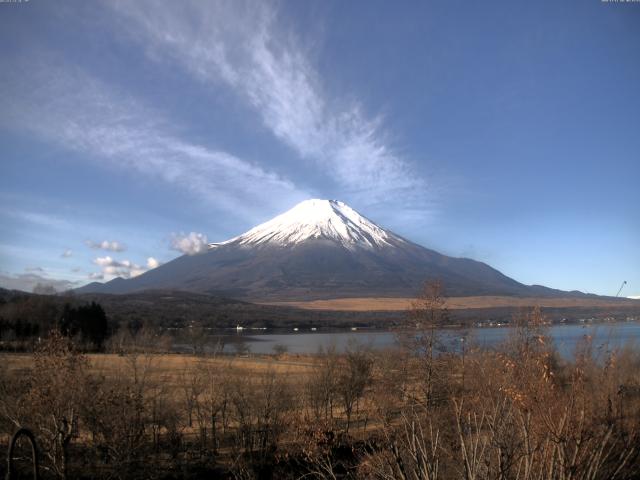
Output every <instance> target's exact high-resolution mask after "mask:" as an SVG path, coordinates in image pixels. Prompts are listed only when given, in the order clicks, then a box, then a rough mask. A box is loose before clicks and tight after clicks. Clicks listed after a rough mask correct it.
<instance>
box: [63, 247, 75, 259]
mask: <svg viewBox="0 0 640 480" xmlns="http://www.w3.org/2000/svg"><path fill="white" fill-rule="evenodd" d="M60 256H61V257H62V258H69V257H71V256H73V250H70V249H68V248H67V249H66V250H65V251H64V252H62V253H61V254H60Z"/></svg>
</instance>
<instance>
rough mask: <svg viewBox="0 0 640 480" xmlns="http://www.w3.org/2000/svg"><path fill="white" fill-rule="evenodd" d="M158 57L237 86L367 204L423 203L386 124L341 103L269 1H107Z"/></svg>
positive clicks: (289, 139) (270, 123) (292, 142)
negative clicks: (388, 133) (393, 143)
mask: <svg viewBox="0 0 640 480" xmlns="http://www.w3.org/2000/svg"><path fill="white" fill-rule="evenodd" d="M108 5H110V6H111V7H112V8H114V10H115V11H116V12H117V13H118V14H120V16H121V17H123V18H125V19H127V20H128V23H125V25H129V31H130V34H131V35H132V36H133V37H134V38H138V39H139V40H140V42H141V43H143V44H144V46H145V47H146V48H147V49H148V51H149V52H150V53H151V56H152V57H153V58H159V59H162V58H167V57H169V58H170V59H171V60H172V61H174V62H176V63H177V64H179V65H182V66H183V67H184V68H185V70H187V71H188V72H190V73H191V74H192V75H193V76H194V77H195V78H198V79H199V80H200V81H202V82H203V83H204V84H206V85H209V86H210V87H211V88H212V89H216V90H217V89H219V85H220V83H224V84H226V85H228V86H229V87H230V88H232V89H233V90H234V91H235V92H236V93H237V94H238V95H239V96H240V98H242V99H244V100H245V101H246V102H247V103H248V104H250V105H251V106H252V107H253V108H255V109H256V110H257V111H258V113H259V115H260V116H261V118H262V121H263V123H264V125H265V126H266V127H267V128H268V129H269V130H270V131H271V132H272V133H273V134H274V135H275V136H276V137H277V138H278V139H280V140H281V141H282V142H284V143H285V144H287V145H288V146H290V147H291V148H292V149H294V150H295V151H296V152H298V153H299V154H300V156H301V157H303V158H305V159H308V160H310V161H311V162H313V163H315V164H316V165H318V166H319V167H320V168H321V169H322V170H323V172H325V173H328V174H329V175H332V176H333V177H334V179H335V180H336V181H337V182H338V183H339V185H340V186H341V187H343V189H345V190H347V191H349V192H350V193H351V194H353V195H356V196H358V197H359V198H361V199H362V200H363V201H369V202H371V203H375V202H377V201H380V200H381V199H384V200H389V199H390V198H395V199H396V200H398V199H404V200H409V201H415V200H416V197H420V196H423V195H425V193H426V190H425V182H424V180H422V179H420V178H419V177H418V176H417V175H416V174H415V172H413V171H412V169H411V167H410V166H409V164H408V162H407V161H406V160H405V159H403V158H402V156H401V155H400V154H398V153H397V151H396V150H395V149H394V148H393V147H392V145H391V144H390V142H389V139H388V135H387V134H386V132H385V128H384V125H383V119H382V117H381V116H373V117H371V116H367V115H366V114H365V113H364V110H363V108H362V105H361V104H360V103H359V102H358V101H340V100H339V99H336V98H332V97H331V95H329V94H328V93H327V92H326V91H325V90H324V89H323V84H322V79H321V78H320V75H319V74H318V72H317V71H316V69H314V67H313V65H312V64H311V62H310V61H309V59H308V55H306V52H305V51H304V50H303V48H302V47H301V45H302V42H301V41H300V38H297V37H296V36H295V35H294V34H293V32H291V31H285V30H284V29H282V28H279V25H278V23H277V22H278V18H277V12H276V11H275V10H274V8H273V7H272V6H271V5H270V4H268V3H249V4H247V3H243V2H197V1H192V2H180V3H179V4H166V3H162V5H161V6H159V4H158V3H157V2H154V1H144V0H143V1H137V2H122V1H120V2H109V3H108Z"/></svg>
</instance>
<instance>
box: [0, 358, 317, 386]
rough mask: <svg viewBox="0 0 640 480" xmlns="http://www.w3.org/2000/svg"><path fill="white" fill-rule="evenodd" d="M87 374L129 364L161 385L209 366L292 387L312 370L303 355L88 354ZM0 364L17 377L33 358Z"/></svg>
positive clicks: (111, 374)
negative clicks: (281, 380) (265, 377)
mask: <svg viewBox="0 0 640 480" xmlns="http://www.w3.org/2000/svg"><path fill="white" fill-rule="evenodd" d="M86 357H87V360H88V362H89V368H88V373H90V374H94V375H100V376H103V377H105V378H107V379H113V378H116V377H118V376H120V375H122V373H123V372H127V373H129V372H130V370H131V368H132V364H131V362H132V361H135V363H136V366H137V367H138V368H140V369H143V370H144V371H145V373H146V374H147V375H148V377H147V379H148V380H149V381H150V382H162V383H163V384H164V385H171V384H178V383H180V382H181V381H182V379H183V377H184V375H185V374H186V375H189V374H190V373H191V372H193V371H194V370H195V369H197V368H203V367H211V368H213V369H216V370H219V371H224V370H233V372H234V374H235V375H240V376H242V377H243V378H246V379H249V378H252V377H259V376H261V375H264V374H265V373H266V372H274V373H275V374H277V375H278V376H279V377H282V378H286V379H287V381H288V382H290V383H292V384H295V383H298V382H301V381H302V380H303V379H304V378H305V377H307V376H308V375H309V373H310V372H311V371H312V370H313V369H314V364H313V359H312V358H311V357H308V356H304V355H283V356H281V357H279V358H276V357H274V356H273V355H271V356H266V355H265V356H252V357H238V356H218V357H208V356H194V355H183V354H169V353H162V354H159V353H153V354H144V355H137V356H135V357H133V356H131V355H118V354H110V353H103V354H88V355H86ZM0 362H1V363H2V364H3V366H4V368H5V369H6V370H5V371H6V372H7V373H9V374H19V373H20V372H26V371H28V370H29V369H31V368H33V367H34V356H33V354H30V353H7V352H4V353H1V354H0Z"/></svg>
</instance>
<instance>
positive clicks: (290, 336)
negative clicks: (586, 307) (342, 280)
mask: <svg viewBox="0 0 640 480" xmlns="http://www.w3.org/2000/svg"><path fill="white" fill-rule="evenodd" d="M509 331H510V329H509V328H508V327H503V328H472V329H468V330H460V329H449V330H446V329H443V330H441V331H440V334H441V335H440V338H441V340H442V344H443V345H444V346H445V348H446V349H447V350H449V351H457V350H460V349H461V346H462V337H463V336H466V337H467V339H468V340H467V344H468V345H469V344H475V345H477V346H479V347H482V348H491V347H493V346H496V345H498V344H499V343H501V342H502V341H503V340H505V339H506V337H507V336H508V334H509ZM549 334H550V336H551V337H552V338H553V341H554V343H555V345H556V348H557V349H558V351H559V353H560V354H561V355H562V356H563V357H565V358H570V357H571V356H572V354H573V352H574V350H575V347H576V344H577V343H578V342H579V341H580V340H582V339H583V338H584V337H585V336H592V337H593V347H594V351H598V350H599V351H601V352H605V351H606V350H611V349H615V348H619V347H623V346H626V345H631V346H633V347H637V346H638V345H640V323H635V322H626V323H602V324H587V325H554V326H551V327H549ZM222 339H223V342H224V343H225V346H224V351H225V352H228V353H238V352H239V351H240V349H239V347H238V344H241V345H243V347H242V350H244V349H245V348H248V349H249V350H250V351H251V353H274V352H275V351H277V350H283V349H286V351H288V352H289V353H303V354H304V353H316V352H318V350H319V349H320V348H325V349H326V348H327V347H331V346H333V347H335V348H336V350H337V351H344V350H345V348H347V347H348V346H349V345H353V344H358V345H363V346H367V347H370V348H372V349H377V350H381V349H386V348H393V347H395V346H397V336H396V334H395V333H393V332H385V331H375V332H366V331H355V332H352V331H345V332H330V333H327V332H321V331H315V332H312V331H310V330H307V331H303V330H299V331H296V332H291V333H282V334H269V333H264V334H262V333H258V334H254V333H250V332H247V331H244V332H242V333H238V334H233V335H229V336H226V338H225V337H223V338H222ZM176 347H178V349H180V350H182V348H180V347H182V346H176Z"/></svg>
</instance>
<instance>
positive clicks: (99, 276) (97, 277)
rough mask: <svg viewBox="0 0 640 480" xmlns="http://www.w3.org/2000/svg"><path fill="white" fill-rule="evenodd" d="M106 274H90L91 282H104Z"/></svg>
mask: <svg viewBox="0 0 640 480" xmlns="http://www.w3.org/2000/svg"><path fill="white" fill-rule="evenodd" d="M103 279H104V274H103V273H102V272H91V273H90V274H89V280H103Z"/></svg>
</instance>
